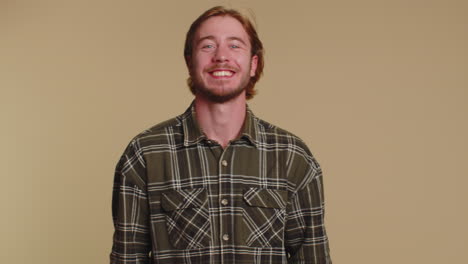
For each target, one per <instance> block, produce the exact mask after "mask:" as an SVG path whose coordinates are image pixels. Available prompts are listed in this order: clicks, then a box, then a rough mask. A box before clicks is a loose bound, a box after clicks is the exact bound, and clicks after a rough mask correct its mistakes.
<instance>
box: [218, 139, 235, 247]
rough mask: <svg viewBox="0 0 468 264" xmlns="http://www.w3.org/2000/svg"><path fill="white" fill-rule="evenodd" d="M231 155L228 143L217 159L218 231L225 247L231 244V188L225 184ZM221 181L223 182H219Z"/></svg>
mask: <svg viewBox="0 0 468 264" xmlns="http://www.w3.org/2000/svg"><path fill="white" fill-rule="evenodd" d="M231 154H232V147H230V143H229V144H228V145H227V147H226V148H224V149H223V152H222V153H221V156H220V157H219V160H218V162H219V163H218V164H219V179H220V181H219V198H220V200H219V202H220V204H219V212H220V218H219V231H220V235H221V236H220V240H221V245H223V244H224V245H227V244H230V243H231V242H232V239H233V238H232V237H231V235H230V234H229V233H230V230H231V225H232V224H233V223H232V222H231V220H230V218H231V217H230V213H229V207H228V206H229V204H230V202H229V199H230V195H231V193H232V190H231V189H230V188H231V186H230V184H229V183H228V182H226V176H227V174H229V172H230V165H231V164H230V162H228V161H229V159H230V157H231ZM221 179H223V180H221Z"/></svg>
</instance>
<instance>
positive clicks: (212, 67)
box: [205, 64, 239, 72]
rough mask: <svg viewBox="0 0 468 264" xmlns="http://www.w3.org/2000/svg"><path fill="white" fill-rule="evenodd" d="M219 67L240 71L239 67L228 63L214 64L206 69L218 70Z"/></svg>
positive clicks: (210, 70)
mask: <svg viewBox="0 0 468 264" xmlns="http://www.w3.org/2000/svg"><path fill="white" fill-rule="evenodd" d="M218 69H223V70H229V71H233V72H238V71H239V69H238V68H237V67H234V66H230V65H227V64H216V65H213V66H211V67H208V68H207V69H205V71H207V72H212V71H215V70H218Z"/></svg>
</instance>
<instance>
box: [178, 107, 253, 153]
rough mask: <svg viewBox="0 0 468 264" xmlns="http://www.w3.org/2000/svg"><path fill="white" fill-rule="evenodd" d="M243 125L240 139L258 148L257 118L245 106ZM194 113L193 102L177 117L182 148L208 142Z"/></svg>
mask: <svg viewBox="0 0 468 264" xmlns="http://www.w3.org/2000/svg"><path fill="white" fill-rule="evenodd" d="M246 111H247V112H246V115H245V120H244V125H243V127H242V133H241V136H240V137H241V138H242V137H244V138H246V139H247V140H248V141H249V142H250V143H251V144H252V145H254V146H255V147H257V146H258V138H259V137H258V126H259V123H258V118H257V117H256V116H255V115H254V114H253V112H252V110H251V109H250V108H249V106H248V105H247V110H246ZM196 115H197V113H196V112H195V102H192V103H191V104H190V106H189V107H188V108H187V110H186V111H185V112H184V113H183V114H182V115H181V116H180V117H179V118H180V121H181V123H182V128H183V133H184V146H190V145H193V144H197V143H198V142H200V141H201V140H208V138H207V137H206V135H205V134H204V133H203V131H202V129H201V128H200V126H199V124H198V122H197V118H196Z"/></svg>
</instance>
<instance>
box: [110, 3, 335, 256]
mask: <svg viewBox="0 0 468 264" xmlns="http://www.w3.org/2000/svg"><path fill="white" fill-rule="evenodd" d="M184 56H185V61H186V63H187V67H188V70H189V74H190V77H189V79H188V85H189V87H190V90H191V91H192V93H193V94H194V96H195V99H194V101H193V103H192V104H191V105H190V106H189V108H188V109H187V110H186V111H185V113H183V114H182V115H180V116H177V117H175V118H174V119H171V120H168V121H166V122H163V123H160V124H158V125H156V126H154V127H152V128H150V129H148V130H146V131H144V132H143V133H141V134H139V135H138V136H136V137H135V138H134V139H133V140H132V141H131V142H130V144H129V145H128V147H127V149H126V150H125V152H124V154H123V155H122V157H121V159H120V161H119V163H118V164H117V168H116V173H115V179H114V189H113V190H114V192H113V201H112V212H113V220H114V227H115V233H114V240H113V241H114V243H113V247H112V253H111V255H110V258H111V263H160V264H176V263H200V264H205V263H206V264H210V263H226V264H227V263H249V264H251V263H258V264H268V263H274V264H276V263H304V264H306V263H307V264H309V263H324V264H325V263H331V260H330V254H329V246H328V238H327V235H326V232H325V227H324V195H323V185H322V173H321V169H320V166H319V164H318V163H317V161H316V160H315V159H314V157H313V156H312V154H311V152H310V151H309V149H308V148H307V146H306V145H305V144H304V143H303V141H302V140H301V139H299V138H298V137H296V136H294V135H293V134H291V133H289V132H287V131H285V130H283V129H280V128H278V127H276V126H273V125H271V124H269V123H267V122H265V121H263V120H261V119H259V118H258V117H256V116H255V115H254V114H253V113H252V111H251V110H250V109H249V108H248V106H247V104H246V100H247V99H251V98H252V97H253V96H254V95H255V90H254V86H255V83H256V82H257V81H258V80H259V78H260V76H261V74H262V72H263V45H262V42H261V41H260V39H259V38H258V35H257V32H256V31H255V29H254V27H253V25H252V23H251V22H250V21H249V20H248V19H247V18H246V17H244V16H243V15H241V14H240V13H239V12H237V11H235V10H232V9H226V8H224V7H214V8H212V9H210V10H208V11H206V12H205V13H203V14H202V15H201V16H200V17H199V18H198V19H197V20H195V22H193V24H192V26H191V27H190V29H189V31H188V33H187V37H186V42H185V50H184Z"/></svg>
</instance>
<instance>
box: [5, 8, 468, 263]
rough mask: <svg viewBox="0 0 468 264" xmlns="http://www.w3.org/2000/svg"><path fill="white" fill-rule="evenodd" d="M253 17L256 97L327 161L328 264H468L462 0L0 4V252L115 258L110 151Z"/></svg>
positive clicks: (256, 104)
mask: <svg viewBox="0 0 468 264" xmlns="http://www.w3.org/2000/svg"><path fill="white" fill-rule="evenodd" d="M219 4H223V5H228V6H232V7H236V8H241V9H242V10H244V11H245V12H247V13H249V14H251V13H254V14H255V21H256V24H257V27H258V31H259V34H260V38H261V39H262V40H263V43H264V46H265V49H266V58H265V59H266V67H265V72H264V76H263V78H262V79H261V80H260V82H259V83H258V86H257V87H258V91H259V93H258V95H257V96H256V97H255V98H254V99H253V100H252V101H250V103H249V104H250V106H251V108H252V109H253V110H254V112H255V113H256V115H258V116H259V117H262V118H264V119H265V120H268V121H270V122H271V123H274V124H276V125H278V126H280V127H283V128H286V129H287V130H289V131H291V132H293V133H294V134H296V135H298V136H300V137H302V138H303V139H304V140H305V141H306V143H307V144H308V145H309V147H310V149H311V150H312V152H313V153H314V155H315V157H316V158H317V160H318V161H319V162H320V163H321V165H322V167H323V170H324V179H325V195H326V203H327V207H326V209H327V214H326V224H327V228H328V234H329V237H330V241H331V242H330V243H331V244H330V245H331V251H332V252H331V253H332V258H333V260H334V263H337V264H339V263H343V264H344V263H346V264H375V263H379V264H394V263H424V264H436V263H437V264H440V263H468V253H467V252H468V251H467V249H468V228H467V223H468V205H467V204H468V203H467V202H468V195H467V191H466V186H467V184H468V180H467V178H468V168H467V161H468V151H467V149H468V141H467V135H468V124H467V121H468V118H467V114H468V100H467V99H468V98H467V96H468V15H467V14H468V2H467V1H461V0H460V1H455V0H440V1H422V0H421V1H416V0H405V1H399V0H395V1H390V0H389V1H375V0H372V1H371V0H368V1H344V0H343V1H271V0H269V1H183V2H182V1H156V0H152V1H150V0H136V1H123V0H119V1H115V0H112V1H111V0H92V1H91V0H87V1H83V0H80V1H78V0H76V1H62V0H43V1H33V0H30V1H26V0H23V1H21V0H19V1H9V0H6V1H5V0H1V1H0V89H1V90H0V92H1V94H0V107H1V109H0V115H1V129H0V144H1V151H0V152H1V156H0V162H1V163H0V168H1V184H0V188H1V190H0V205H1V217H0V230H1V235H0V240H1V244H0V254H1V256H0V259H1V262H2V263H15V264H16V263H18V264H20V263H21V264H23V263H37V264H46V263H47V264H58V263H67V264H75V263H76V264H78V263H79V264H82V263H107V262H108V258H109V257H108V256H109V253H110V248H111V244H112V233H113V226H112V218H111V193H112V183H113V173H114V168H115V164H116V163H117V161H118V159H119V156H120V155H121V154H122V152H123V150H124V148H125V146H126V145H127V144H128V142H129V141H130V139H131V138H132V137H133V136H135V135H136V134H138V133H139V132H141V131H142V130H144V129H146V128H148V127H150V126H152V125H154V124H156V123H159V122H161V121H164V120H166V119H169V118H171V117H173V116H175V115H178V114H180V113H182V112H183V111H184V110H185V109H186V107H187V106H188V105H189V104H190V102H191V100H192V95H191V94H190V92H189V90H188V88H187V86H186V83H185V80H186V78H187V76H188V74H187V69H186V67H185V64H184V60H183V56H182V54H183V43H184V39H185V33H186V32H187V30H188V28H189V25H190V23H191V22H192V21H193V20H195V19H196V17H198V16H199V15H200V14H201V13H202V12H203V11H205V10H206V9H208V8H210V7H212V6H215V5H219Z"/></svg>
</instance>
